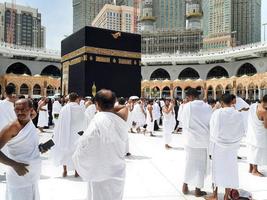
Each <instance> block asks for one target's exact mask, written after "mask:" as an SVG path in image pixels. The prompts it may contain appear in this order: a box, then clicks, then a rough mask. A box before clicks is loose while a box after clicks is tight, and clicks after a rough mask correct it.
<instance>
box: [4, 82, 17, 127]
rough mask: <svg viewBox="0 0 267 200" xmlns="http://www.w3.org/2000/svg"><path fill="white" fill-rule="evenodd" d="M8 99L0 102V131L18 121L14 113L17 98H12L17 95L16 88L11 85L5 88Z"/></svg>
mask: <svg viewBox="0 0 267 200" xmlns="http://www.w3.org/2000/svg"><path fill="white" fill-rule="evenodd" d="M5 93H6V98H5V100H3V101H1V102H0V113H1V114H0V131H1V130H2V129H3V128H4V127H5V126H6V125H8V124H9V123H10V122H13V121H15V120H16V119H17V117H16V114H15V111H14V101H15V97H14V96H12V95H13V94H14V93H15V88H14V87H13V86H11V85H8V86H6V88H5Z"/></svg>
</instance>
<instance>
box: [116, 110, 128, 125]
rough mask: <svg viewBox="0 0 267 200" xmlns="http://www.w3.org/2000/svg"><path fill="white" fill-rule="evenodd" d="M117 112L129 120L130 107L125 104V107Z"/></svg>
mask: <svg viewBox="0 0 267 200" xmlns="http://www.w3.org/2000/svg"><path fill="white" fill-rule="evenodd" d="M116 114H117V115H118V116H119V117H120V118H122V119H123V120H124V121H127V118H128V108H127V107H126V106H125V107H124V108H122V109H120V110H119V111H118V112H116Z"/></svg>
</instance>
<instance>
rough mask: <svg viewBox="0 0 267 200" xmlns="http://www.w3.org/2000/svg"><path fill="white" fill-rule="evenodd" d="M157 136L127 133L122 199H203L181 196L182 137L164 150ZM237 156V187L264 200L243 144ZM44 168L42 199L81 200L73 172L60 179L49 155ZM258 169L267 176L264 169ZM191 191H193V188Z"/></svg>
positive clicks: (265, 191) (264, 185) (0, 186)
mask: <svg viewBox="0 0 267 200" xmlns="http://www.w3.org/2000/svg"><path fill="white" fill-rule="evenodd" d="M156 134H157V137H149V136H148V135H146V136H144V135H142V134H130V151H131V153H132V156H130V157H129V158H127V159H126V162H127V175H126V185H125V192H124V199H125V200H179V199H181V200H185V199H188V200H189V199H202V198H195V197H194V196H193V195H187V196H184V195H183V194H182V192H181V187H182V183H183V168H184V150H183V145H182V144H183V137H182V136H181V135H178V134H174V135H173V144H172V146H173V147H175V148H173V149H171V150H166V149H165V148H164V145H163V138H162V137H161V132H157V133H156ZM49 137H51V133H46V134H45V135H42V136H41V141H45V140H47V139H48V138H49ZM239 155H240V156H242V157H243V159H242V160H240V161H239V172H240V174H239V175H240V187H241V188H242V189H245V190H247V191H249V192H251V193H252V194H253V198H254V199H257V200H263V199H267V178H258V177H254V176H252V175H250V174H249V173H248V172H247V170H248V165H247V163H246V159H245V157H246V148H245V144H242V145H241V148H240V152H239ZM42 159H43V169H42V177H41V180H40V184H39V188H40V195H41V200H84V199H85V197H86V183H84V182H82V180H81V179H80V178H74V176H73V172H71V173H70V174H69V177H67V178H62V177H61V173H62V169H61V168H56V167H54V166H53V165H52V164H51V161H50V158H49V153H47V154H45V155H43V156H42ZM261 170H262V171H263V172H264V173H265V175H266V176H267V167H262V168H261ZM3 171H4V170H3V166H2V165H1V166H0V200H2V199H4V196H5V178H4V173H3ZM192 189H193V188H192ZM205 190H206V191H208V192H211V178H210V176H209V177H207V179H206V183H205Z"/></svg>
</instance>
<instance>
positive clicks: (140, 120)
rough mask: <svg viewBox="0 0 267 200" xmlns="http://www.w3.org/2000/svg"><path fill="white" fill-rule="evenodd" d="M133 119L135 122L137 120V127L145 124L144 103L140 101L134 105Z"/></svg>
mask: <svg viewBox="0 0 267 200" xmlns="http://www.w3.org/2000/svg"><path fill="white" fill-rule="evenodd" d="M132 120H133V122H136V127H141V126H144V125H145V123H146V116H145V114H144V113H143V110H142V105H141V104H139V103H137V104H135V105H134V108H133V111H132Z"/></svg>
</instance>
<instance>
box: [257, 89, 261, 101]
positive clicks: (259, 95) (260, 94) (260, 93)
mask: <svg viewBox="0 0 267 200" xmlns="http://www.w3.org/2000/svg"><path fill="white" fill-rule="evenodd" d="M258 91H259V99H261V89H260V88H259V89H258Z"/></svg>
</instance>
